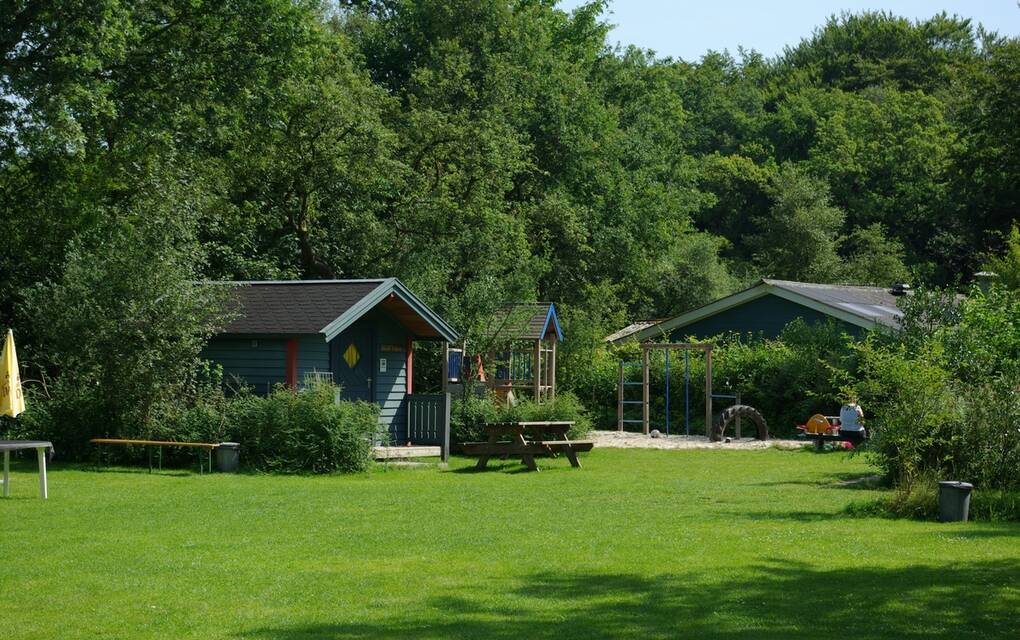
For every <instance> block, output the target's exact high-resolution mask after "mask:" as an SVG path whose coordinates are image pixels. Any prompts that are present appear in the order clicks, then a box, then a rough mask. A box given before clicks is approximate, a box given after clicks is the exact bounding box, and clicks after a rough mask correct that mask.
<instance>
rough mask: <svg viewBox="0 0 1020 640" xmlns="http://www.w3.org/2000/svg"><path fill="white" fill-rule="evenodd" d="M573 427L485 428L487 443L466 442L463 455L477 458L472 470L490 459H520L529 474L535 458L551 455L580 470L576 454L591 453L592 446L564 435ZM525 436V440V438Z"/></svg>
mask: <svg viewBox="0 0 1020 640" xmlns="http://www.w3.org/2000/svg"><path fill="white" fill-rule="evenodd" d="M573 426H574V423H573V422H559V421H532V422H500V423H495V424H487V425H485V432H486V433H487V434H488V436H489V439H488V440H487V441H486V442H465V443H464V444H463V445H461V446H462V448H463V450H464V453H466V454H468V455H476V456H478V463H477V464H476V465H475V468H476V469H478V470H482V469H485V467H486V465H488V464H489V458H491V457H493V456H503V457H505V456H515V457H516V456H520V458H521V462H522V463H523V464H524V465H525V466H527V467H528V469H529V470H530V471H538V470H539V469H538V465H537V464H535V456H536V455H553V454H558V453H562V454H564V455H565V456H566V457H567V459H568V460H570V465H571V466H572V467H580V466H581V463H580V461H579V460H578V459H577V453H578V452H579V451H591V450H592V448H593V447H594V446H595V442H594V441H592V440H571V439H570V438H568V437H567V432H568V431H570V428H571V427H573ZM526 436H527V437H526Z"/></svg>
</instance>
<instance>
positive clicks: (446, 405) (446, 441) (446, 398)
mask: <svg viewBox="0 0 1020 640" xmlns="http://www.w3.org/2000/svg"><path fill="white" fill-rule="evenodd" d="M452 405H453V403H452V402H451V401H450V394H449V393H445V392H444V393H443V414H444V416H443V433H442V438H443V450H442V454H441V455H440V458H439V459H440V460H441V461H443V462H449V461H450V408H451V406H452Z"/></svg>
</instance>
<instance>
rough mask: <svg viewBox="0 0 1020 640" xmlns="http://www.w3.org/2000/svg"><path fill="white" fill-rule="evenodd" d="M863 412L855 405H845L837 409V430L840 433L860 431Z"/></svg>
mask: <svg viewBox="0 0 1020 640" xmlns="http://www.w3.org/2000/svg"><path fill="white" fill-rule="evenodd" d="M863 417H864V410H863V409H861V407H860V405H857V404H853V403H850V404H845V405H843V406H842V407H840V409H839V428H840V430H842V431H860V430H862V429H863V428H864V427H863V426H862V425H861V418H863Z"/></svg>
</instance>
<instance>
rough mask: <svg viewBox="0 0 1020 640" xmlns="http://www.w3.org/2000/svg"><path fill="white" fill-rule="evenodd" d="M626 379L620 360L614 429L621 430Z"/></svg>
mask: <svg viewBox="0 0 1020 640" xmlns="http://www.w3.org/2000/svg"><path fill="white" fill-rule="evenodd" d="M625 381H626V378H624V374H623V360H620V385H619V386H618V387H617V388H616V429H617V431H623V383H624V382H625Z"/></svg>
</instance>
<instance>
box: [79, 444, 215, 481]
mask: <svg viewBox="0 0 1020 640" xmlns="http://www.w3.org/2000/svg"><path fill="white" fill-rule="evenodd" d="M89 442H90V443H92V444H94V445H97V446H96V467H97V468H98V467H99V451H100V447H99V445H104V444H115V445H123V446H132V445H137V446H141V447H158V458H159V469H160V470H162V469H163V447H182V448H185V449H198V472H199V473H203V472H204V469H203V463H204V462H206V461H207V462H208V465H209V471H212V452H213V449H215V448H216V447H218V446H220V445H219V444H214V443H212V442H176V441H173V440H125V439H121V438H92V439H91V440H89ZM203 450H204V451H205V453H206V455H205V456H203V455H202V451H203ZM148 454H149V473H152V449H148ZM203 458H205V460H203Z"/></svg>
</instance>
